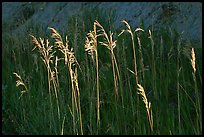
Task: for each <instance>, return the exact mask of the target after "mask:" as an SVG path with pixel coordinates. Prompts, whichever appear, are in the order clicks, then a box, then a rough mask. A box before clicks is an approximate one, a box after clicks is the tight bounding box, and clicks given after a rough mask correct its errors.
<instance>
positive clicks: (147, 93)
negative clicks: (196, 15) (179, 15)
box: [2, 17, 202, 135]
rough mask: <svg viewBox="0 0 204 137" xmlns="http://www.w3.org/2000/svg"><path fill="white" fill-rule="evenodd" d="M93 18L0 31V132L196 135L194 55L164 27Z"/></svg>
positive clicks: (198, 72) (198, 95)
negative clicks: (22, 31)
mask: <svg viewBox="0 0 204 137" xmlns="http://www.w3.org/2000/svg"><path fill="white" fill-rule="evenodd" d="M95 19H97V20H94V18H91V17H90V18H88V17H87V21H86V22H85V21H84V20H83V18H82V19H79V18H78V17H73V18H72V19H71V22H70V26H69V27H68V32H67V33H66V34H63V35H62V34H60V32H58V31H57V30H56V29H55V28H48V30H49V32H48V33H45V31H43V29H42V30H40V29H38V30H37V29H36V28H37V27H36V28H31V26H30V27H29V26H28V27H27V28H28V29H27V33H26V34H27V35H26V36H25V37H20V38H19V37H18V36H15V35H13V34H10V32H9V31H8V30H9V29H7V33H3V36H2V38H3V39H2V42H3V44H2V50H3V52H2V63H3V66H2V67H3V68H2V126H3V127H2V130H3V131H2V132H3V133H5V134H84V135H86V134H91V135H92V134H124V135H129V134H201V133H202V112H201V109H202V104H201V101H202V91H201V88H202V64H201V60H202V59H201V49H199V48H194V47H195V45H193V44H192V43H191V42H186V41H184V40H183V39H182V35H180V34H179V33H177V32H176V31H174V30H172V29H170V28H162V29H160V31H154V30H152V29H150V28H144V26H143V25H141V26H140V27H137V28H134V29H133V28H132V26H130V25H129V23H128V22H127V21H125V20H123V21H121V24H123V25H124V26H123V27H122V28H120V29H117V30H115V29H114V28H113V27H112V26H111V21H110V20H108V21H107V22H104V21H103V19H100V18H99V17H96V18H95ZM88 24H91V25H88ZM38 28H39V26H38ZM4 31H5V32H6V30H4ZM15 82H16V85H15Z"/></svg>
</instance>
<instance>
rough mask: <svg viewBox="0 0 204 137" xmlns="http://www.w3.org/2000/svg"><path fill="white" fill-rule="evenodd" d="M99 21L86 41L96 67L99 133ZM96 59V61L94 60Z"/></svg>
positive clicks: (86, 47)
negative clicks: (97, 26)
mask: <svg viewBox="0 0 204 137" xmlns="http://www.w3.org/2000/svg"><path fill="white" fill-rule="evenodd" d="M96 24H97V21H95V22H94V25H93V31H90V32H89V33H88V34H87V37H86V41H85V45H84V47H85V51H87V52H88V54H90V55H91V58H92V61H93V63H94V65H96V87H97V132H98V133H99V130H100V91H99V74H98V49H97V44H98V43H97V37H98V36H100V35H97V30H96ZM94 57H95V60H94Z"/></svg>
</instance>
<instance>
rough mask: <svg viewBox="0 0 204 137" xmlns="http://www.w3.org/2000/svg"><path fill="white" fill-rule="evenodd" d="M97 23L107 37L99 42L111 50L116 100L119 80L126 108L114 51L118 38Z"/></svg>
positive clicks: (102, 33)
mask: <svg viewBox="0 0 204 137" xmlns="http://www.w3.org/2000/svg"><path fill="white" fill-rule="evenodd" d="M96 25H97V26H98V27H100V30H99V31H98V32H101V33H100V35H102V36H104V39H105V42H99V43H100V44H101V45H103V46H105V47H107V49H108V50H110V53H111V62H112V71H113V79H114V88H115V100H116V101H117V99H118V81H119V86H120V91H121V92H120V93H121V100H122V108H123V109H124V103H123V93H122V83H121V78H120V72H119V69H118V64H117V61H116V58H115V54H114V51H113V50H114V48H115V47H116V42H117V40H115V41H114V40H113V33H112V32H111V31H110V33H109V34H110V35H109V36H108V34H107V33H106V31H105V29H104V28H103V26H102V25H101V24H100V23H99V22H98V21H96ZM115 67H116V71H115ZM116 72H117V75H116ZM117 79H118V80H117ZM116 103H117V102H116ZM116 112H117V105H116ZM123 113H124V112H123ZM125 128H126V127H125Z"/></svg>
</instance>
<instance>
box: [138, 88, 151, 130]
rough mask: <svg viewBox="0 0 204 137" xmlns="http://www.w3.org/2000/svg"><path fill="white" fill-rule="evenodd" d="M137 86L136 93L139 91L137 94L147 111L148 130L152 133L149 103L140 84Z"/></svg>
mask: <svg viewBox="0 0 204 137" xmlns="http://www.w3.org/2000/svg"><path fill="white" fill-rule="evenodd" d="M137 86H138V91H140V92H138V94H141V95H142V100H143V102H144V104H145V107H146V110H147V115H148V120H149V125H150V129H151V131H153V117H152V110H151V103H150V102H148V100H147V97H146V94H145V91H144V88H143V87H142V86H141V85H140V84H137Z"/></svg>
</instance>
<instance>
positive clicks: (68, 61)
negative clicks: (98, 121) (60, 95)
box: [49, 28, 83, 135]
mask: <svg viewBox="0 0 204 137" xmlns="http://www.w3.org/2000/svg"><path fill="white" fill-rule="evenodd" d="M49 29H50V30H51V37H52V38H53V39H54V40H55V46H56V48H58V49H59V51H61V53H62V54H63V55H64V61H65V65H67V67H68V70H69V73H70V80H71V86H72V114H73V130H74V133H75V134H78V133H79V131H78V130H77V128H76V125H75V123H76V121H77V119H75V109H76V113H77V114H76V116H77V117H76V118H79V121H80V122H79V123H80V124H79V127H80V134H82V135H83V126H82V116H81V105H80V91H79V85H78V74H77V66H76V65H78V66H79V64H78V62H77V60H76V58H75V55H74V52H73V49H72V48H71V49H69V45H68V37H67V36H66V39H65V44H64V43H63V40H62V37H61V36H60V34H59V33H58V32H57V31H56V30H55V29H54V28H49ZM56 59H57V57H56ZM55 70H57V69H56V68H55Z"/></svg>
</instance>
